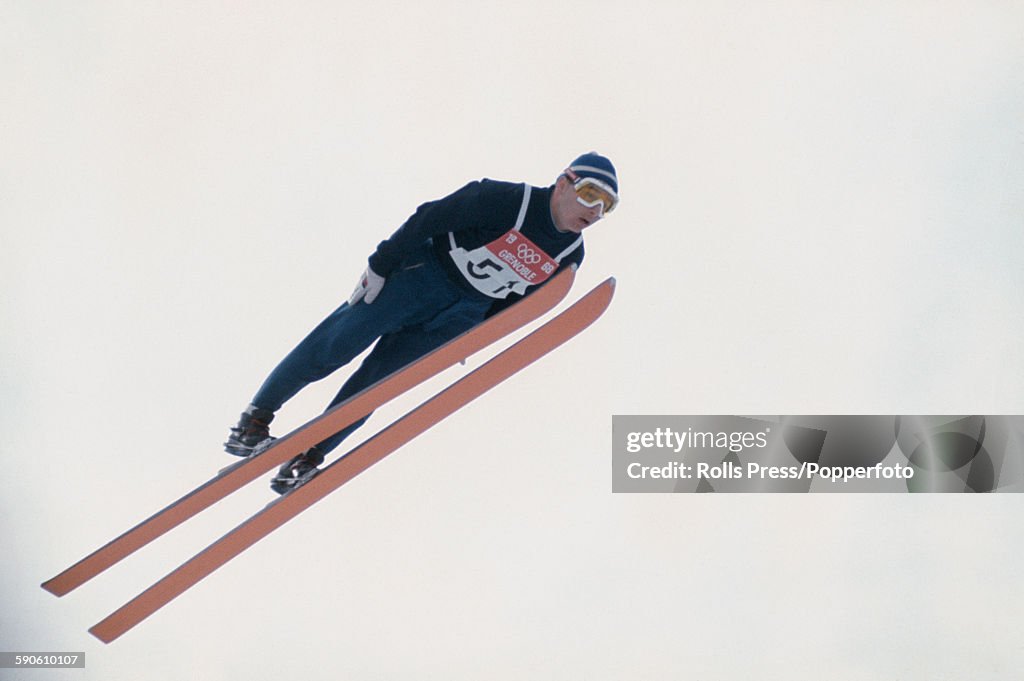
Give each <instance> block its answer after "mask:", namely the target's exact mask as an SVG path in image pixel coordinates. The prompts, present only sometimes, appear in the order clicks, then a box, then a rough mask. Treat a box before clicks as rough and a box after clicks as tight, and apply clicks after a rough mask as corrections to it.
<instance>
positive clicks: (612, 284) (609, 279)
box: [608, 277, 616, 288]
mask: <svg viewBox="0 0 1024 681" xmlns="http://www.w3.org/2000/svg"><path fill="white" fill-rule="evenodd" d="M615 283H616V282H615V277H608V285H609V286H611V287H612V288H615Z"/></svg>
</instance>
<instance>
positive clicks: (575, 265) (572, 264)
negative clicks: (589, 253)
mask: <svg viewBox="0 0 1024 681" xmlns="http://www.w3.org/2000/svg"><path fill="white" fill-rule="evenodd" d="M579 268H580V265H579V263H575V262H574V263H570V264H569V269H571V270H572V271H573V272H575V271H576V270H578V269H579Z"/></svg>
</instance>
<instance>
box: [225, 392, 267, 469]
mask: <svg viewBox="0 0 1024 681" xmlns="http://www.w3.org/2000/svg"><path fill="white" fill-rule="evenodd" d="M273 420H274V412H272V411H269V410H267V409H260V408H259V407H256V406H253V405H251V404H250V405H249V408H248V409H246V410H245V411H243V412H242V416H241V417H240V418H239V419H238V425H237V426H235V427H234V428H232V429H231V434H230V435H228V441H227V442H225V443H224V451H225V452H227V453H228V454H232V455H234V456H250V455H251V454H252V453H253V450H255V449H256V448H257V447H259V445H261V444H264V443H267V444H269V443H270V442H272V441H273V440H274V438H272V437H270V422H271V421H273Z"/></svg>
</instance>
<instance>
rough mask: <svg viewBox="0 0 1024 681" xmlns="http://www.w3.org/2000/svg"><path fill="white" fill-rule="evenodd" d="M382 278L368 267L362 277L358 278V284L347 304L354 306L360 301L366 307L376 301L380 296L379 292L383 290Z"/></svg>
mask: <svg viewBox="0 0 1024 681" xmlns="http://www.w3.org/2000/svg"><path fill="white" fill-rule="evenodd" d="M384 281H385V279H384V277H382V276H380V275H379V274H377V273H376V272H374V271H373V270H372V269H370V268H369V267H367V268H366V271H365V272H363V276H361V277H360V278H359V284H358V285H357V286H356V290H355V291H353V292H352V295H351V296H349V299H348V304H349V305H355V304H356V303H358V302H359V301H360V300H362V301H364V302H365V303H366V304H367V305H369V304H370V303H372V302H373V301H375V300H377V296H379V295H380V291H381V289H382V288H384Z"/></svg>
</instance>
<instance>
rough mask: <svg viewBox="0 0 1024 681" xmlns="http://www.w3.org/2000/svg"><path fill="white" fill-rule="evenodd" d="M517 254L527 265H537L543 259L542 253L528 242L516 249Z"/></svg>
mask: <svg viewBox="0 0 1024 681" xmlns="http://www.w3.org/2000/svg"><path fill="white" fill-rule="evenodd" d="M516 255H518V256H519V259H520V260H522V261H523V262H525V263H526V264H527V265H536V264H537V263H539V262H540V260H541V258H540V253H538V252H537V251H535V250H533V249H532V248H530V247H529V246H527V245H526V244H519V247H518V248H517V249H516Z"/></svg>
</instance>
